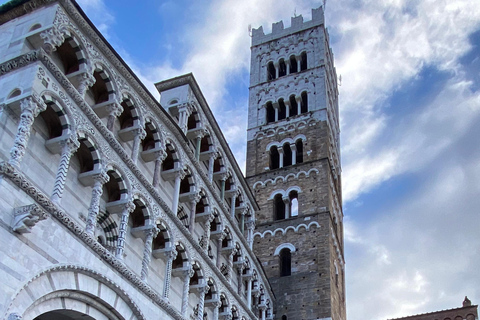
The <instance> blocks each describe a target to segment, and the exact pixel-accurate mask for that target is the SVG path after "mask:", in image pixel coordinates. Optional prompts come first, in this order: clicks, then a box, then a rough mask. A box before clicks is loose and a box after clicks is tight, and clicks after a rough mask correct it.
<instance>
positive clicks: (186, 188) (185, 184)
mask: <svg viewBox="0 0 480 320" xmlns="http://www.w3.org/2000/svg"><path fill="white" fill-rule="evenodd" d="M189 177H190V176H186V177H185V178H183V180H182V182H180V193H188V192H190V181H189Z"/></svg>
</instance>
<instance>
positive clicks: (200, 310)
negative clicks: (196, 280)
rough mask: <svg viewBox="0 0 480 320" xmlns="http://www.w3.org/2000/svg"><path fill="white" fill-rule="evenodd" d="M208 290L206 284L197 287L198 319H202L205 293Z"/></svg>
mask: <svg viewBox="0 0 480 320" xmlns="http://www.w3.org/2000/svg"><path fill="white" fill-rule="evenodd" d="M208 290H210V287H209V286H208V285H205V286H202V287H199V288H198V294H199V295H200V302H199V303H198V319H197V320H203V313H204V311H205V295H206V294H207V293H208Z"/></svg>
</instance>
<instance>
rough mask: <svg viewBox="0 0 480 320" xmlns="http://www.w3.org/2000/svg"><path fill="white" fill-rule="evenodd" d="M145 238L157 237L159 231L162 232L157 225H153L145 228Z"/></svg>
mask: <svg viewBox="0 0 480 320" xmlns="http://www.w3.org/2000/svg"><path fill="white" fill-rule="evenodd" d="M144 232H145V239H147V238H148V237H152V238H156V237H157V235H158V233H159V232H160V229H158V228H157V226H155V225H152V226H151V227H150V228H148V229H145V231H144Z"/></svg>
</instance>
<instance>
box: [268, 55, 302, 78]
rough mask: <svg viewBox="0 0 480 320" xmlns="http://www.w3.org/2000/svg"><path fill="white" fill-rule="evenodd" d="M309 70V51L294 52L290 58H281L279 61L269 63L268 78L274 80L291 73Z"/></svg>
mask: <svg viewBox="0 0 480 320" xmlns="http://www.w3.org/2000/svg"><path fill="white" fill-rule="evenodd" d="M304 70H307V52H305V51H304V52H302V53H301V54H300V55H295V54H292V55H290V57H289V58H280V59H279V60H278V61H275V62H274V61H269V62H268V63H267V80H268V81H272V80H275V79H278V78H280V77H284V76H286V75H289V74H291V73H296V72H301V71H304Z"/></svg>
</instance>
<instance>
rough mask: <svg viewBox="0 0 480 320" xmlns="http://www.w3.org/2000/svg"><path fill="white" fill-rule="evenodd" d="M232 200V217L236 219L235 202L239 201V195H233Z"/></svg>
mask: <svg viewBox="0 0 480 320" xmlns="http://www.w3.org/2000/svg"><path fill="white" fill-rule="evenodd" d="M231 200H232V202H231V205H230V215H231V216H232V218H235V201H237V193H234V194H233V196H232V199H231Z"/></svg>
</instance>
